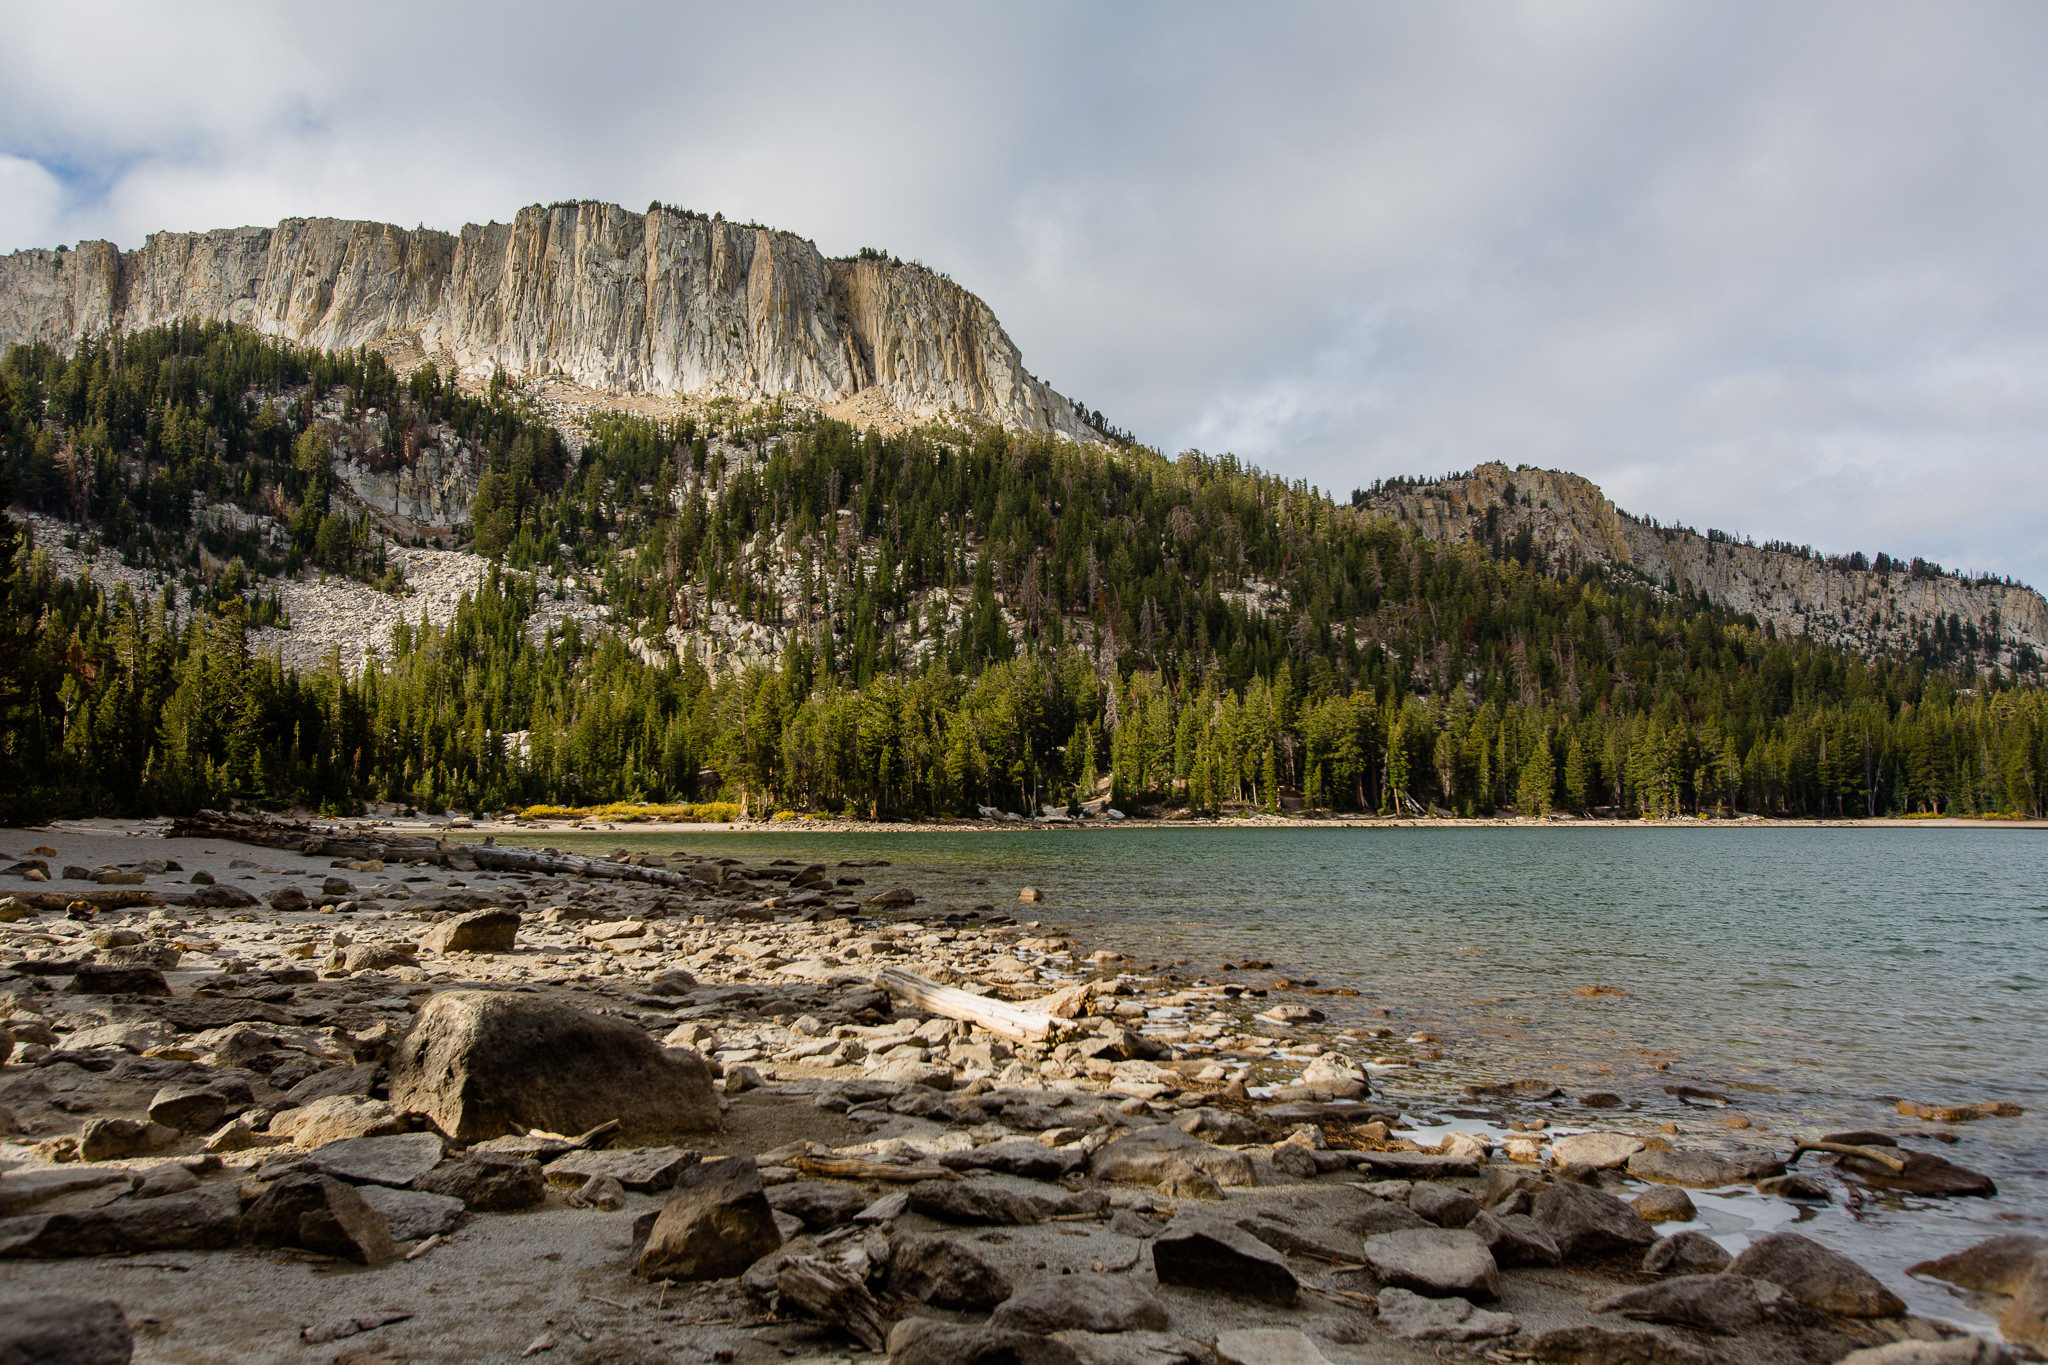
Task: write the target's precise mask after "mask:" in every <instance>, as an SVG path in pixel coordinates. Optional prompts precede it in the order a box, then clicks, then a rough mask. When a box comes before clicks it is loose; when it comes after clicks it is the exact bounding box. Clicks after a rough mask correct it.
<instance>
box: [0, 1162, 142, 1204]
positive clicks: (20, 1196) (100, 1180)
mask: <svg viewBox="0 0 2048 1365" xmlns="http://www.w3.org/2000/svg"><path fill="white" fill-rule="evenodd" d="M135 1179H136V1177H135V1173H134V1172H133V1171H127V1170H122V1169H121V1168H119V1167H109V1166H89V1167H86V1168H84V1169H81V1168H79V1167H77V1166H68V1167H67V1166H59V1167H57V1168H55V1169H53V1170H43V1171H14V1172H10V1173H9V1174H7V1175H0V1217H6V1216H8V1215H10V1214H16V1213H21V1212H23V1211H24V1210H26V1209H29V1208H32V1207H34V1206H35V1205H37V1204H40V1203H42V1202H44V1201H45V1200H49V1199H55V1198H57V1197H58V1196H59V1195H65V1194H75V1193H76V1192H78V1191H79V1190H93V1189H99V1188H100V1187H102V1186H105V1185H113V1184H119V1185H121V1186H122V1187H123V1188H124V1189H126V1188H132V1187H133V1186H134V1184H135Z"/></svg>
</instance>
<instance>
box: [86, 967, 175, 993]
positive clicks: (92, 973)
mask: <svg viewBox="0 0 2048 1365" xmlns="http://www.w3.org/2000/svg"><path fill="white" fill-rule="evenodd" d="M71 989H72V991H73V992H75V993H76V994H79V995H169V994H170V993H171V987H170V983H168V982H166V981H165V980H164V974H163V973H162V972H161V971H159V970H157V969H156V968H155V967H147V966H117V965H114V964H110V963H101V962H81V963H80V964H79V965H78V971H77V973H76V974H75V975H74V976H73V977H72V979H71Z"/></svg>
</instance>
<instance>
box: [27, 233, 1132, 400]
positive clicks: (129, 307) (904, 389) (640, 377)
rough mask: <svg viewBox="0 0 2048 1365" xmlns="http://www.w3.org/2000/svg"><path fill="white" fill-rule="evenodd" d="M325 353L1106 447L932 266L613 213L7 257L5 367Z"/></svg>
mask: <svg viewBox="0 0 2048 1365" xmlns="http://www.w3.org/2000/svg"><path fill="white" fill-rule="evenodd" d="M191 318H197V319H204V320H212V321H222V322H235V323H241V324H244V325H247V326H249V327H253V328H255V329H257V330H258V331H261V332H263V333H265V334H267V335H270V336H276V337H282V338H286V339H289V340H291V341H294V342H297V343H299V344H301V345H306V346H317V347H323V348H335V347H348V346H362V345H376V346H378V347H380V348H383V349H388V350H401V351H404V350H413V349H415V348H416V349H417V351H418V352H420V353H423V354H424V355H426V356H428V357H432V358H434V359H436V360H440V361H443V362H446V363H452V364H454V365H455V366H457V367H459V368H460V369H461V370H462V371H463V372H465V373H467V374H469V375H472V376H475V375H479V374H483V373H488V372H489V371H490V370H491V369H492V368H493V367H498V368H502V369H504V370H505V371H507V372H508V373H509V374H511V375H512V376H514V377H534V376H543V375H560V376H564V377H567V378H569V379H571V380H574V381H575V382H577V383H580V384H585V385H588V386H590V387H592V388H597V389H604V390H610V391H615V392H628V393H648V394H656V395H703V396H727V397H732V398H738V399H749V400H751V399H762V398H773V397H776V396H778V395H784V394H793V395H798V396H801V397H803V398H806V399H810V400H812V401H814V402H818V403H821V404H830V403H835V402H841V401H845V400H848V399H851V398H854V397H856V396H866V397H868V398H870V399H872V398H873V397H874V396H876V395H879V396H880V397H881V398H882V399H884V400H886V402H887V403H888V404H889V405H890V406H892V407H893V408H895V409H896V410H898V411H900V412H902V413H904V414H906V415H908V416H913V417H925V416H935V415H941V414H946V413H952V412H958V413H962V414H967V415H971V416H974V417H979V418H984V419H987V420H990V421H995V422H999V423H1002V424H1003V425H1005V426H1008V427H1012V428H1018V429H1023V430H1031V431H1053V432H1058V433H1060V434H1062V435H1065V436H1070V437H1074V438H1076V439H1082V440H1088V439H1093V438H1094V436H1095V432H1094V431H1093V429H1092V428H1091V427H1090V426H1089V425H1088V424H1087V422H1085V421H1084V420H1083V419H1082V417H1081V416H1080V414H1079V413H1078V412H1077V410H1076V408H1075V405H1074V404H1072V403H1071V402H1069V401H1068V400H1067V399H1065V398H1063V397H1062V396H1060V395H1059V394H1058V393H1056V392H1054V391H1053V390H1052V389H1051V388H1050V387H1049V386H1047V385H1046V384H1044V383H1042V382H1041V381H1039V380H1038V379H1036V378H1034V377H1033V376H1032V375H1031V374H1030V373H1029V372H1027V371H1026V370H1025V368H1024V365H1023V361H1022V358H1021V356H1020V355H1019V353H1018V350H1017V346H1016V344H1015V343H1014V342H1012V341H1011V340H1010V338H1009V336H1008V335H1007V334H1006V333H1005V332H1004V331H1003V329H1002V326H1001V324H1000V323H998V322H997V320H996V317H995V314H994V313H993V312H991V311H990V309H989V307H988V305H987V304H985V303H983V302H982V301H981V300H980V299H979V298H976V297H975V296H974V295H973V294H971V293H969V292H968V291H966V290H965V289H962V288H961V287H960V286H958V285H956V284H954V283H953V282H952V281H951V280H949V279H946V278H945V277H944V276H942V275H938V274H936V273H934V272H932V271H930V270H927V269H925V268H924V267H922V266H918V265H906V264H902V263H900V262H897V261H894V260H891V259H888V258H884V257H880V256H875V255H871V254H863V255H862V256H860V257H858V258H853V259H833V258H828V257H826V256H823V255H821V254H820V253H819V251H818V249H817V247H815V246H814V245H812V244H811V243H810V242H808V241H806V240H804V239H803V238H800V237H797V236H795V235H793V234H791V233H787V232H777V231H773V230H770V229H768V228H762V227H754V226H746V227H742V226H740V225H738V224H734V223H728V222H726V221H724V220H723V219H722V218H716V217H713V218H706V217H704V216H702V215H700V214H694V213H686V212H683V211H681V210H675V209H668V208H661V207H655V208H653V209H651V210H650V211H649V212H647V213H645V214H640V213H632V212H629V211H627V210H625V209H622V208H619V207H617V206H615V205H611V204H598V203H579V204H557V205H553V206H551V207H547V208H542V207H539V206H535V207H532V208H527V209H522V210H520V212H519V213H518V214H517V215H515V216H514V218H513V220H512V221H511V222H510V223H487V224H484V225H481V226H478V225H475V224H472V225H470V226H468V227H465V228H463V229H462V231H461V232H460V233H456V234H452V235H451V234H449V233H445V232H438V231H433V230H431V229H426V228H417V229H405V228H399V227H394V226H392V225H390V224H388V223H370V222H354V221H348V220H343V219H335V218H288V219H286V220H285V221H284V222H282V223H279V224H278V225H277V226H276V227H274V228H259V227H243V228H223V229H218V230H216V231H212V232H199V233H177V232H160V233H155V234H153V235H152V236H150V237H149V238H148V240H147V241H146V242H145V244H144V245H143V246H142V248H141V249H140V250H136V251H121V250H120V249H118V248H117V247H116V246H114V244H113V243H111V242H81V243H79V245H78V246H77V247H76V248H75V249H68V250H67V249H63V248H59V249H57V250H40V249H39V250H31V251H19V252H15V253H13V254H12V255H9V256H4V257H0V346H6V345H13V344H16V343H20V342H47V343H49V344H51V345H53V346H56V347H58V348H59V349H62V350H66V351H69V350H70V349H71V348H72V347H74V346H75V345H77V343H78V342H80V341H81V340H83V339H85V338H87V337H91V336H95V335H99V334H101V333H105V332H108V331H111V330H131V329H135V328H140V327H147V326H151V325H153V324H157V323H164V322H170V321H174V320H178V319H191Z"/></svg>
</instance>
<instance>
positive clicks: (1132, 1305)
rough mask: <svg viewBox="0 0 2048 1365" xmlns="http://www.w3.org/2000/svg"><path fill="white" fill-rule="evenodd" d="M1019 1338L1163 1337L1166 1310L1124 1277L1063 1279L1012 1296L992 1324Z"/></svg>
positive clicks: (1107, 1276) (995, 1314)
mask: <svg viewBox="0 0 2048 1365" xmlns="http://www.w3.org/2000/svg"><path fill="white" fill-rule="evenodd" d="M989 1325H990V1326H991V1327H1002V1328H1007V1329H1009V1330H1011V1331H1017V1332H1037V1333H1038V1334H1039V1335H1041V1336H1050V1335H1052V1334H1053V1333H1054V1332H1067V1331H1075V1332H1164V1331H1165V1330H1166V1329H1167V1326H1168V1323H1167V1317H1166V1305H1164V1304H1162V1303H1160V1302H1159V1300H1158V1299H1156V1298H1154V1297H1152V1295H1151V1294H1149V1293H1147V1292H1146V1290H1145V1287H1144V1286H1143V1285H1141V1284H1139V1283H1138V1282H1137V1281H1135V1280H1132V1279H1128V1278H1126V1277H1124V1276H1122V1275H1061V1276H1058V1277H1057V1278H1054V1279H1046V1280H1040V1281H1039V1282H1038V1283H1037V1284H1034V1285H1030V1286H1027V1287H1026V1288H1024V1289H1022V1290H1020V1291H1018V1292H1017V1293H1016V1294H1014V1295H1012V1296H1011V1297H1010V1299H1009V1300H1008V1301H1007V1302H1005V1303H1004V1304H1003V1305H1002V1306H1001V1307H999V1308H997V1309H996V1311H995V1313H994V1315H993V1316H992V1317H990V1318H989Z"/></svg>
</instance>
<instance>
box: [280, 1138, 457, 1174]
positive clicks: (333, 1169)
mask: <svg viewBox="0 0 2048 1365" xmlns="http://www.w3.org/2000/svg"><path fill="white" fill-rule="evenodd" d="M443 1152H444V1148H443V1147H442V1144H441V1135H440V1134H438V1133H394V1134H392V1135H390V1136H388V1137H360V1138H343V1139H342V1140H341V1141H339V1142H330V1143H328V1144H327V1145H325V1146H324V1147H316V1148H314V1149H313V1151H312V1152H310V1153H308V1154H307V1156H306V1160H305V1168H306V1169H307V1170H309V1171H315V1172H317V1173H319V1174H321V1175H331V1176H333V1177H334V1178H335V1179H336V1180H346V1181H348V1182H349V1184H351V1185H390V1186H392V1187H394V1188H403V1187H404V1186H407V1185H410V1184H412V1183H413V1182H414V1181H415V1180H418V1179H419V1178H420V1177H421V1176H423V1175H425V1174H426V1173H427V1172H428V1171H431V1170H433V1169H434V1168H435V1167H436V1166H438V1165H440V1164H441V1157H442V1155H443Z"/></svg>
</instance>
